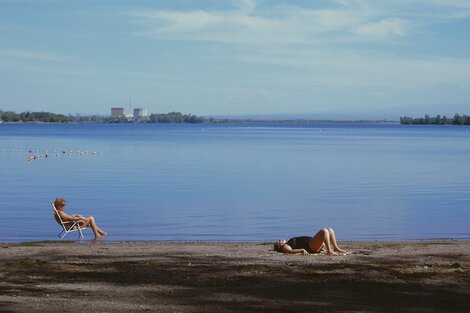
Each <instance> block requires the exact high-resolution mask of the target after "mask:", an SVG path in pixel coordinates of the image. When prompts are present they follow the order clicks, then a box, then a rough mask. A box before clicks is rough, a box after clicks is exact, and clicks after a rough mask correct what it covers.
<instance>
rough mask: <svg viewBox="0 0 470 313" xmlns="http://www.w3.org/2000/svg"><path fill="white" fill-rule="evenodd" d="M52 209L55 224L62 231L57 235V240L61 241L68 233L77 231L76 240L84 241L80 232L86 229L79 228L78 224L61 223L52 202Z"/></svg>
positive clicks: (70, 222)
mask: <svg viewBox="0 0 470 313" xmlns="http://www.w3.org/2000/svg"><path fill="white" fill-rule="evenodd" d="M51 206H52V209H53V210H54V217H55V220H56V221H57V223H59V225H60V226H61V227H62V231H61V232H60V233H59V235H58V236H59V238H60V239H62V238H64V237H65V236H66V235H67V234H68V233H71V232H74V231H77V232H78V239H79V240H80V239H83V240H85V237H84V236H83V232H82V230H84V229H87V227H80V224H79V222H73V221H69V222H64V221H62V218H61V217H60V215H59V212H58V211H57V209H56V207H55V205H54V202H51Z"/></svg>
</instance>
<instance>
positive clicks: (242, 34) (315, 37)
mask: <svg viewBox="0 0 470 313" xmlns="http://www.w3.org/2000/svg"><path fill="white" fill-rule="evenodd" d="M357 3H359V4H357ZM239 4H240V5H239V6H238V7H236V8H232V9H228V10H224V11H207V10H194V11H162V10H140V11H136V12H133V13H131V16H132V17H133V18H135V19H138V20H139V21H140V22H145V25H147V27H148V28H147V29H145V30H143V31H142V32H140V33H139V34H140V35H145V36H154V37H158V38H165V39H174V40H199V41H213V42H222V43H233V44H243V43H248V44H254V43H258V44H273V43H274V44H287V45H288V44H299V43H301V44H311V43H312V42H318V41H324V40H328V41H330V42H331V41H334V40H335V38H337V39H338V40H343V39H344V38H345V37H347V38H348V39H349V40H351V39H354V38H351V37H357V39H358V40H376V39H377V37H379V38H380V39H384V38H388V37H396V36H404V35H406V33H407V30H408V27H407V26H408V25H407V23H406V21H404V20H403V19H399V18H391V17H383V16H382V15H381V14H379V13H378V12H375V11H374V10H372V9H369V8H368V6H366V5H364V4H363V3H362V2H361V1H359V2H357V1H355V2H351V3H350V4H349V5H347V6H346V5H343V6H339V7H337V8H335V9H306V8H302V7H299V6H294V5H277V6H274V7H271V8H269V9H259V8H257V7H256V5H255V3H254V2H252V1H242V2H239ZM353 4H355V5H353ZM378 18H380V19H379V20H378ZM377 20H378V21H377Z"/></svg>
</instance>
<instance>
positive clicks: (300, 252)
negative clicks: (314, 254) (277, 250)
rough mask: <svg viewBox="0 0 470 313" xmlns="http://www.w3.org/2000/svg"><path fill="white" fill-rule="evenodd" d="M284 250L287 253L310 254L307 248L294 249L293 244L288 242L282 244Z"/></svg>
mask: <svg viewBox="0 0 470 313" xmlns="http://www.w3.org/2000/svg"><path fill="white" fill-rule="evenodd" d="M282 252H284V253H287V254H302V255H308V252H307V250H305V249H292V247H291V246H289V245H288V244H285V245H283V246H282Z"/></svg>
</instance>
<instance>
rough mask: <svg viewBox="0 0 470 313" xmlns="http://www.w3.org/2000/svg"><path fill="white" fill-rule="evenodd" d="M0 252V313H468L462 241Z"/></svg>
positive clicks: (48, 247) (136, 245) (13, 247)
mask: <svg viewBox="0 0 470 313" xmlns="http://www.w3.org/2000/svg"><path fill="white" fill-rule="evenodd" d="M341 246H342V247H344V248H346V249H348V250H352V251H353V254H351V255H346V256H335V257H330V256H324V255H308V256H302V255H285V254H280V253H277V252H274V251H272V244H271V243H214V242H120V243H107V242H99V243H91V242H81V243H79V242H32V243H3V244H1V245H0V247H1V248H0V249H1V250H0V251H1V253H0V269H1V270H0V278H1V280H0V312H77V311H83V312H91V311H94V312H384V311H388V312H444V311H445V312H469V311H470V241H453V240H442V241H412V242H378V241H373V242H341Z"/></svg>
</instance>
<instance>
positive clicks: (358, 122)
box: [0, 119, 400, 125]
mask: <svg viewBox="0 0 470 313" xmlns="http://www.w3.org/2000/svg"><path fill="white" fill-rule="evenodd" d="M244 123H245V124H400V122H399V121H389V120H302V119H295V120H251V119H250V120H239V119H226V120H223V121H204V122H202V123H196V124H197V125H201V124H202V125H204V124H244ZM0 124H157V125H169V124H195V123H186V122H182V123H141V122H135V123H125V122H122V123H116V122H77V121H73V122H43V121H18V122H2V121H0Z"/></svg>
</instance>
